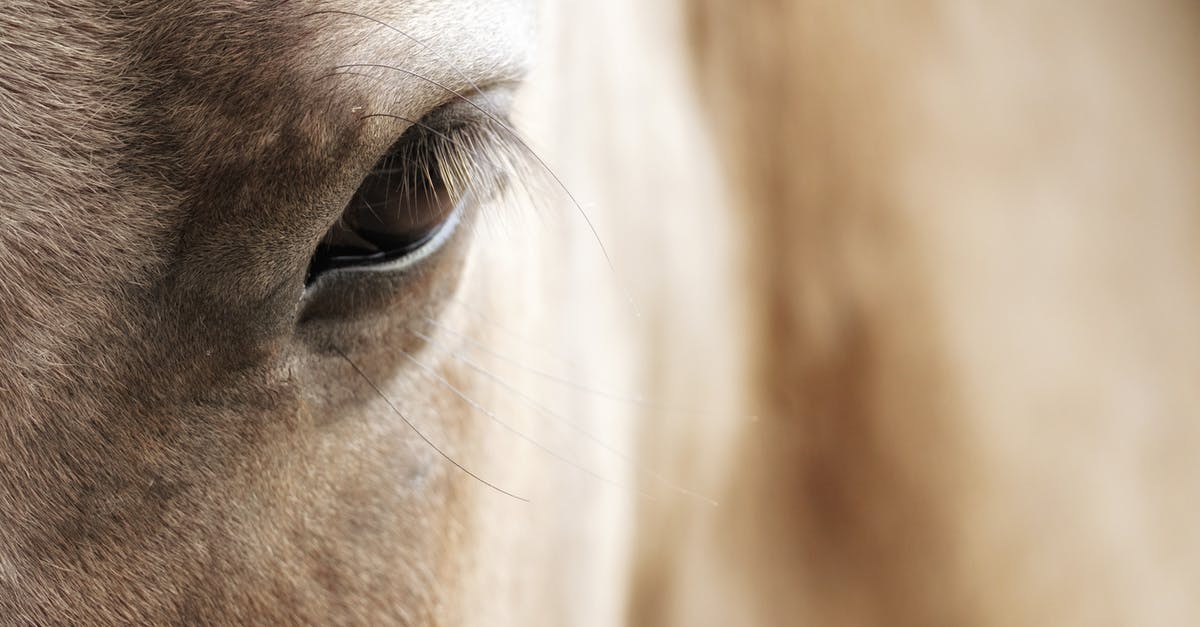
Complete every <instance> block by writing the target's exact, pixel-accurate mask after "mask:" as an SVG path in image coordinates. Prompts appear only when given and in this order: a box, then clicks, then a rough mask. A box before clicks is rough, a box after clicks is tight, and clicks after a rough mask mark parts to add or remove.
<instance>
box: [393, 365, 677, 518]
mask: <svg viewBox="0 0 1200 627" xmlns="http://www.w3.org/2000/svg"><path fill="white" fill-rule="evenodd" d="M400 354H401V355H403V356H404V357H405V358H406V359H408V360H409V361H410V362H412V363H413V365H415V366H416V367H418V368H420V369H421V371H422V372H424V373H425V374H426V375H428V376H429V377H430V378H431V379H433V380H434V381H436V382H438V384H440V385H441V386H443V387H445V388H446V389H447V390H449V391H450V392H451V393H452V394H454V395H455V396H457V397H459V398H460V399H462V400H463V401H464V402H465V403H467V405H470V406H471V408H472V409H474V410H475V411H477V412H479V413H480V414H483V415H484V416H486V417H487V418H488V419H489V420H491V421H492V422H494V423H496V424H497V425H499V426H500V427H502V428H503V429H504V430H506V431H508V432H509V433H511V434H513V435H515V436H517V437H518V438H521V439H522V440H524V441H526V442H528V443H529V444H531V445H533V446H534V447H536V448H538V449H540V450H541V451H542V452H544V453H546V454H547V455H549V456H551V457H553V458H554V459H557V460H558V461H560V462H562V463H564V464H567V465H568V466H570V467H572V468H574V469H576V470H578V471H580V472H582V473H584V474H586V475H588V476H590V477H592V478H594V479H596V480H598V481H602V482H604V483H607V484H609V485H612V486H615V487H617V488H620V489H622V490H629V489H631V488H630V487H629V486H626V485H623V484H621V483H618V482H616V481H614V480H612V479H609V478H608V477H605V476H603V475H601V474H598V473H596V472H593V471H591V470H589V469H587V468H584V467H583V466H581V465H580V464H579V463H577V462H576V461H574V460H572V459H570V458H568V457H566V456H564V455H561V454H559V453H558V452H556V451H555V450H554V449H551V448H550V447H548V446H546V445H544V444H542V443H541V442H538V441H537V440H534V439H533V438H531V437H529V436H528V435H526V434H524V433H522V432H521V430H520V429H517V428H516V427H513V426H512V425H510V424H508V423H507V422H504V421H503V420H501V419H500V417H499V416H497V415H496V414H495V413H494V412H492V411H491V410H489V409H487V408H486V407H484V406H482V405H480V404H479V403H477V402H475V400H474V399H472V398H471V397H469V396H467V395H466V393H464V392H463V391H462V390H459V389H458V388H457V387H455V386H454V384H453V383H450V382H449V381H447V380H446V378H445V377H443V376H441V375H439V374H438V373H437V372H436V371H435V370H434V369H433V368H430V367H429V366H428V365H426V364H425V363H424V362H422V361H421V360H419V359H417V358H416V357H414V356H413V355H412V353H409V352H408V351H405V350H401V351H400ZM639 494H641V496H643V497H645V498H653V497H650V496H649V495H647V494H642V493H641V492H639Z"/></svg>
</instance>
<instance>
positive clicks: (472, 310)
mask: <svg viewBox="0 0 1200 627" xmlns="http://www.w3.org/2000/svg"><path fill="white" fill-rule="evenodd" d="M446 302H448V303H450V304H452V305H455V306H457V307H459V308H461V309H462V310H463V311H465V312H467V313H468V314H470V315H471V316H472V317H474V318H476V319H477V320H479V321H481V322H483V323H485V324H487V325H489V326H491V327H492V328H494V329H496V330H498V331H500V332H501V333H503V334H504V335H507V336H509V337H511V338H513V339H515V340H517V341H518V342H520V343H522V344H525V345H526V346H530V347H532V348H536V349H538V350H539V351H541V352H543V353H545V354H546V355H547V356H549V357H551V358H553V359H554V360H555V361H557V362H560V363H561V364H562V365H564V366H570V367H578V363H577V362H574V361H572V360H570V359H568V358H566V357H564V356H562V355H560V354H558V352H556V351H555V350H554V349H552V348H550V347H548V346H546V345H544V344H542V343H540V342H537V341H535V340H533V339H530V338H528V337H525V336H524V335H522V334H520V333H517V332H516V331H513V330H512V329H509V328H508V327H507V326H505V325H504V324H501V323H500V322H497V321H495V320H493V319H492V318H490V317H488V316H487V315H486V314H484V313H483V312H482V311H480V310H479V309H478V308H476V307H473V306H471V305H470V304H468V303H467V302H466V301H463V300H461V299H458V298H448V299H447V300H446Z"/></svg>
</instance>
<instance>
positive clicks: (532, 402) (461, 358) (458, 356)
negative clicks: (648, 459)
mask: <svg viewBox="0 0 1200 627" xmlns="http://www.w3.org/2000/svg"><path fill="white" fill-rule="evenodd" d="M408 330H409V331H410V332H411V333H412V334H413V335H415V336H417V337H418V338H421V340H422V341H423V342H425V343H426V344H429V345H430V346H434V347H437V348H441V349H442V350H444V351H446V352H447V353H448V354H449V355H450V356H451V357H453V358H454V359H455V360H456V361H458V362H459V363H462V364H463V365H465V366H467V367H468V368H470V369H471V370H474V371H475V372H478V373H479V374H481V375H483V376H485V377H487V378H488V379H489V380H490V381H492V382H493V383H495V384H497V385H499V386H500V387H501V388H503V389H504V390H505V391H507V392H508V393H510V394H512V395H513V396H516V397H517V398H519V399H521V400H523V401H525V402H526V403H527V404H528V405H529V406H530V407H533V408H534V409H535V410H537V411H538V412H539V413H541V414H542V415H544V416H547V417H549V418H553V419H554V420H556V421H557V422H559V423H561V424H563V425H566V426H567V427H568V428H570V429H572V430H573V431H575V432H577V433H579V434H580V435H582V436H584V437H585V438H587V439H589V440H591V441H592V442H595V443H596V444H597V445H599V446H600V447H601V448H603V449H604V450H606V451H609V452H610V453H612V454H613V455H616V456H617V457H620V458H621V459H623V460H625V461H627V462H631V463H632V461H633V460H632V459H631V458H630V456H629V454H628V453H625V452H623V451H621V450H618V449H616V448H614V447H613V446H612V445H611V444H609V443H608V442H605V441H604V440H603V439H601V438H600V437H599V436H597V435H594V434H593V433H591V432H590V431H588V430H587V429H584V428H583V427H581V426H579V425H578V424H576V423H575V422H573V421H571V420H568V419H567V418H565V417H564V416H562V415H560V414H558V413H557V412H555V411H554V410H552V409H550V408H549V407H546V406H545V405H543V404H541V403H540V402H539V401H538V400H537V399H535V398H533V397H532V396H529V395H528V394H526V393H524V392H522V391H521V390H518V389H517V388H515V387H513V386H511V385H509V384H508V383H506V382H505V381H504V380H503V379H501V378H500V377H498V376H496V375H495V374H492V373H491V372H489V371H488V370H487V369H486V368H484V367H483V366H480V365H479V364H477V363H475V362H474V361H472V360H471V359H470V358H469V357H467V356H466V355H463V354H462V353H460V352H458V351H455V350H453V349H449V348H446V347H444V346H442V345H441V344H440V343H439V342H438V341H437V340H435V339H433V338H431V337H429V336H428V335H426V334H424V333H421V332H420V331H417V330H416V329H413V328H411V327H410V328H409V329H408Z"/></svg>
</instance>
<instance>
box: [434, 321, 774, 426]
mask: <svg viewBox="0 0 1200 627" xmlns="http://www.w3.org/2000/svg"><path fill="white" fill-rule="evenodd" d="M422 318H423V319H424V321H425V322H426V323H427V324H429V325H430V326H432V327H434V328H437V329H440V330H442V331H444V332H446V333H448V334H450V335H452V336H454V337H457V338H459V339H461V340H462V341H463V342H464V343H466V344H467V345H469V346H471V347H472V348H473V349H475V350H477V351H479V352H481V353H483V354H485V355H490V356H492V357H494V358H496V359H498V360H500V361H503V362H505V363H507V364H510V365H512V366H515V367H517V368H519V369H521V370H524V371H526V372H528V373H530V374H533V375H536V376H539V377H541V378H543V379H546V380H548V381H553V382H554V383H557V384H559V385H562V386H564V387H568V388H571V389H573V390H576V391H578V392H582V393H584V394H588V395H591V396H595V397H597V398H603V399H606V400H609V401H613V402H615V403H623V404H627V405H633V406H636V407H643V408H646V409H651V410H655V411H659V412H664V413H676V414H692V415H706V416H721V415H724V414H722V413H719V412H709V411H704V410H701V409H693V408H687V407H673V406H669V405H665V404H662V403H658V402H655V401H652V400H648V399H645V398H632V397H629V396H622V395H620V394H615V393H613V392H608V391H605V390H599V389H596V388H593V387H589V386H586V385H583V384H581V383H576V382H575V381H572V380H571V379H568V378H566V377H563V376H560V375H557V374H554V373H552V372H546V371H545V370H541V369H538V368H535V367H533V366H530V365H528V364H525V363H523V362H521V361H519V360H517V359H513V358H512V357H508V356H506V355H503V354H501V353H499V352H497V351H494V350H492V349H490V348H488V347H487V346H484V345H483V344H482V343H480V342H479V341H478V340H475V339H473V338H471V337H470V336H467V335H465V334H463V333H460V332H458V331H455V330H454V329H451V328H449V327H447V326H445V325H443V324H441V323H439V322H438V321H437V320H434V319H433V318H430V317H429V316H422ZM742 419H743V420H748V421H751V422H754V421H757V420H758V416H754V415H749V416H743V417H742Z"/></svg>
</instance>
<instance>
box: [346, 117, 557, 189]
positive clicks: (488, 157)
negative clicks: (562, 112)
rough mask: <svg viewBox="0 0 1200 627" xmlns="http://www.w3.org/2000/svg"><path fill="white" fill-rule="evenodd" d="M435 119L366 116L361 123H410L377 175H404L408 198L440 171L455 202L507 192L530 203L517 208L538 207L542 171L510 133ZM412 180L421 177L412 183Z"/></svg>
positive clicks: (479, 122)
mask: <svg viewBox="0 0 1200 627" xmlns="http://www.w3.org/2000/svg"><path fill="white" fill-rule="evenodd" d="M432 116H433V117H430V116H426V117H424V118H422V119H420V120H412V119H410V118H406V117H403V116H399V115H394V114H391V113H369V114H366V115H364V116H363V119H369V118H376V117H380V118H389V119H395V120H399V121H402V122H407V123H408V124H409V125H410V127H409V130H408V131H406V132H405V135H408V136H409V137H408V138H407V139H402V140H401V142H402V143H401V146H400V147H399V148H398V149H397V151H396V152H395V153H393V159H391V160H389V161H388V162H387V163H385V164H383V165H384V167H383V168H381V169H377V170H376V171H375V173H378V174H391V173H401V177H402V178H401V183H402V185H404V186H405V187H404V188H402V190H401V193H404V194H407V193H410V191H411V190H410V189H409V188H408V187H407V186H409V185H412V184H413V183H414V182H416V181H417V180H420V178H423V179H424V182H425V183H426V185H423V186H421V187H423V188H424V189H425V190H426V191H428V190H430V189H433V188H434V187H435V185H434V184H433V183H434V181H433V176H434V173H435V172H436V173H437V176H438V177H439V178H440V180H441V182H442V184H443V185H444V188H445V189H446V191H447V193H449V194H450V197H451V199H452V200H453V201H455V202H457V201H458V200H460V199H461V198H462V197H463V196H465V195H466V194H468V193H472V194H476V195H479V196H480V197H481V198H493V197H495V196H497V195H499V194H501V193H507V194H515V195H517V196H518V197H520V199H521V200H527V201H530V202H528V203H515V204H519V206H537V205H538V204H539V203H538V202H537V200H538V199H539V197H540V195H539V194H538V193H537V192H536V189H537V181H538V180H539V179H538V176H537V174H538V172H539V171H540V170H539V169H538V168H536V167H534V166H533V165H532V164H531V163H530V161H529V159H528V157H527V156H526V152H525V151H524V150H522V149H521V145H520V144H519V143H517V142H516V141H514V140H513V139H512V138H511V137H510V136H509V135H508V134H507V133H503V132H498V130H497V128H496V124H495V123H494V122H493V121H492V120H491V119H479V118H464V117H455V116H453V115H450V114H444V113H437V112H435V113H434V114H432ZM414 176H415V177H420V178H417V179H414V178H413V177H414ZM482 204H483V205H484V206H485V207H487V206H489V204H488V203H482Z"/></svg>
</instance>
